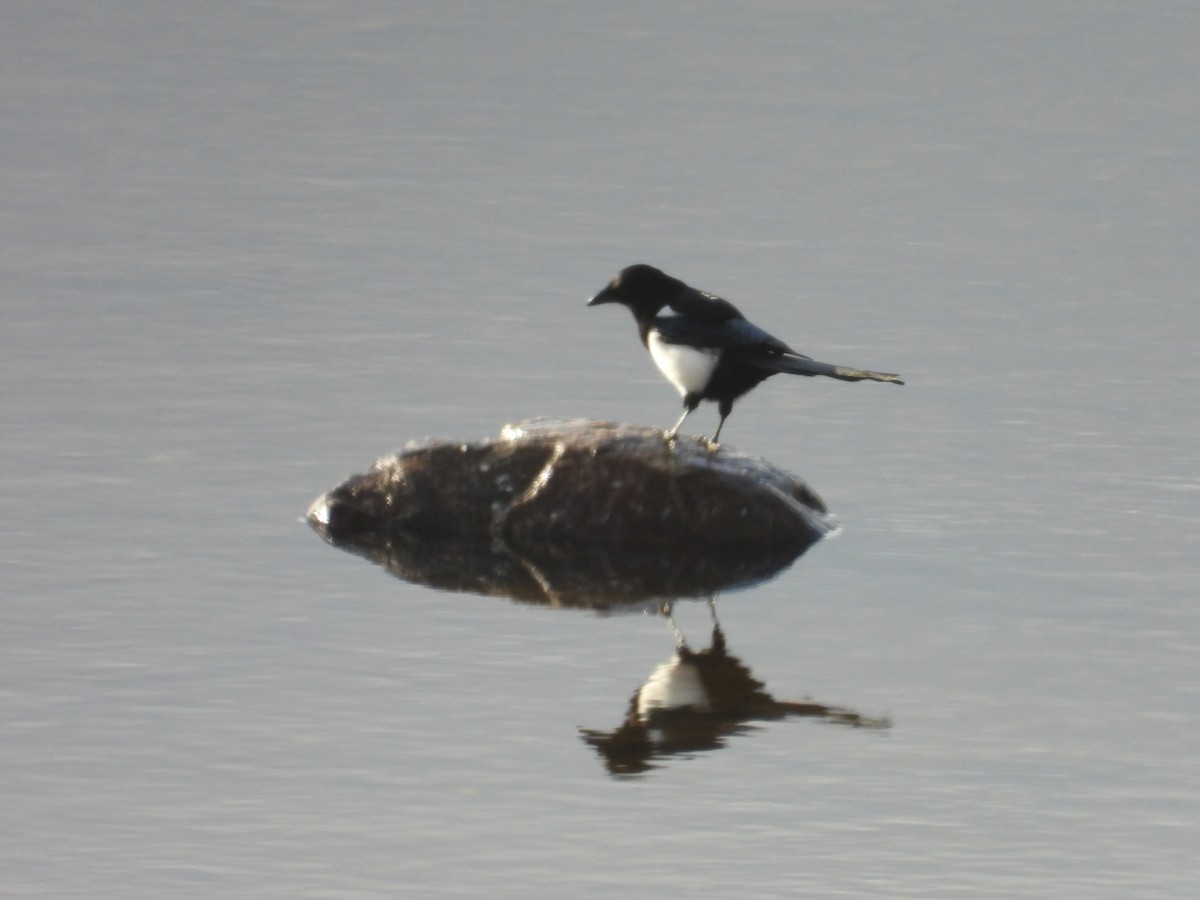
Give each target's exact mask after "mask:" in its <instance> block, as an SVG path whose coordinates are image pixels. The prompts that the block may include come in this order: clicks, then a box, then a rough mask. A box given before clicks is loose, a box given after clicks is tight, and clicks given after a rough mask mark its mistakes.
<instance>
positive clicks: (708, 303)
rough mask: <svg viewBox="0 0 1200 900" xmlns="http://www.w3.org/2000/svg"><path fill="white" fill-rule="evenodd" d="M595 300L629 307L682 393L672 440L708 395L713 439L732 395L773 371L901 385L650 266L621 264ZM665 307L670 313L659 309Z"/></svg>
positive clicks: (653, 352)
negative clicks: (834, 360) (814, 355)
mask: <svg viewBox="0 0 1200 900" xmlns="http://www.w3.org/2000/svg"><path fill="white" fill-rule="evenodd" d="M601 303H620V304H622V305H623V306H627V307H629V309H630V311H632V312H633V317H634V319H636V320H637V326H638V334H640V335H641V337H642V343H643V344H645V345H646V349H648V350H649V351H650V356H651V357H652V358H653V359H654V362H655V365H657V366H658V368H659V371H661V372H662V373H663V375H664V376H665V377H666V379H667V381H669V382H671V384H673V385H675V389H676V390H678V391H679V393H680V395H682V397H683V415H682V416H680V418H679V421H678V422H676V423H675V427H674V428H672V429H671V431H670V432H669V437H672V438H673V437H675V435H676V434H677V433H678V431H679V426H681V425H682V424H683V420H684V419H686V418H687V417H688V414H689V413H691V412H692V410H694V409H695V408H696V407H697V406H699V405H700V401H701V400H713V401H716V404H717V410H718V412H719V413H720V415H721V422H720V424H718V425H717V433H716V434H715V435H713V443H716V441H717V440H718V438H720V436H721V427H722V426H723V425H724V424H725V419H726V418H727V417H728V416H729V413H730V411H732V409H733V401H735V400H737V399H738V398H739V397H741V396H742V395H743V394H745V393H747V392H748V391H750V390H751V389H752V388H754V387H755V386H756V385H757V384H758V383H759V382H761V381H764V380H766V379H767V378H770V377H771V376H772V375H776V374H778V373H780V372H786V373H788V374H789V375H826V376H828V377H830V378H838V379H841V380H842V381H864V380H867V381H890V382H892V383H894V384H904V382H903V381H901V380H900V376H898V375H889V374H887V373H885V372H871V371H868V370H866V369H847V368H845V367H843V366H833V365H830V364H829V363H823V362H817V361H816V360H814V359H811V358H809V357H807V356H804V355H802V354H800V353H797V352H796V351H795V350H793V349H792V348H791V347H789V346H788V345H787V344H785V343H784V342H783V341H781V340H779V339H778V338H775V337H772V336H771V335H769V334H768V333H767V332H765V331H763V330H762V329H761V328H759V327H758V326H757V325H753V324H751V323H750V322H748V321H747V320H746V317H745V316H743V315H742V314H741V313H740V312H738V310H737V308H736V307H735V306H734V305H733V304H732V303H730V302H729V301H728V300H723V299H721V298H720V297H717V296H714V295H713V294H706V293H705V292H704V291H698V290H696V289H695V288H693V287H689V286H688V285H686V284H684V283H683V282H682V281H680V280H679V279H677V278H672V277H671V276H670V275H667V274H665V273H664V272H661V271H659V270H658V269H656V268H654V267H653V266H647V265H636V266H630V267H629V268H627V269H624V270H622V271H621V273H620V274H619V275H617V277H616V278H614V279H613V280H612V281H611V282H609V284H608V286H607V287H606V288H604V290H602V291H600V293H598V294H596V296H594V297H592V299H591V300H590V301H589V302H588V306H597V305H599V304H601ZM664 306H666V307H670V308H671V311H672V315H667V316H660V315H659V312H660V311H661V310H662V308H663V307H664Z"/></svg>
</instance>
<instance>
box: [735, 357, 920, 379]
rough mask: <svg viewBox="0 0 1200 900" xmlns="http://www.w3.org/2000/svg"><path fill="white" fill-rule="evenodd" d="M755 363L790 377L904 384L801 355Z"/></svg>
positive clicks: (879, 374)
mask: <svg viewBox="0 0 1200 900" xmlns="http://www.w3.org/2000/svg"><path fill="white" fill-rule="evenodd" d="M754 362H755V363H756V364H757V365H759V366H761V367H762V368H764V369H769V370H771V371H772V372H786V373H788V374H789V375H825V376H827V377H829V378H838V379H840V380H842V381H890V382H891V383H892V384H904V382H903V381H901V380H900V376H899V375H892V374H889V373H887V372H872V371H871V370H870V369H848V368H846V367H845V366H834V365H830V364H829V363H823V362H817V361H816V360H815V359H809V358H808V357H807V356H801V355H800V354H799V353H796V354H791V353H789V354H786V355H780V356H768V357H758V358H756V359H755V360H754Z"/></svg>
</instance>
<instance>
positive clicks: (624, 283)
mask: <svg viewBox="0 0 1200 900" xmlns="http://www.w3.org/2000/svg"><path fill="white" fill-rule="evenodd" d="M682 286H683V283H682V282H680V281H678V280H677V279H675V278H672V277H671V276H670V275H667V274H665V273H664V272H661V271H660V270H658V269H656V268H654V266H648V265H646V264H645V263H638V264H637V265H636V266H629V267H628V268H625V269H622V270H621V271H620V272H619V273H617V277H616V278H614V279H613V280H612V281H610V282H609V283H608V285H607V286H606V287H605V288H604V290H602V291H600V293H598V294H596V296H594V297H593V298H592V299H591V300H589V301H588V306H599V305H600V304H601V303H620V304H621V305H622V306H627V307H629V308H630V309H631V310H633V313H634V315H635V316H636V315H642V316H650V317H653V316H654V315H655V314H657V313H658V311H659V310H660V309H662V308H663V307H664V306H666V305H667V303H668V302H670V300H671V295H672V294H674V293H675V291H677V290H678V289H679V288H680V287H682Z"/></svg>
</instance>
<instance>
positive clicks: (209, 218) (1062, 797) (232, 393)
mask: <svg viewBox="0 0 1200 900" xmlns="http://www.w3.org/2000/svg"><path fill="white" fill-rule="evenodd" d="M4 20H5V27H4V28H3V29H2V30H0V35H2V37H0V42H2V45H3V47H2V49H3V52H2V53H0V67H2V71H3V84H4V88H3V93H2V95H0V96H2V97H3V106H4V113H5V115H4V121H5V125H6V128H5V140H4V142H3V145H2V147H0V185H2V187H3V196H4V197H5V202H4V204H3V207H2V209H0V223H2V224H0V227H2V228H3V241H2V242H0V245H2V247H3V249H2V250H0V265H2V266H3V284H4V290H3V294H2V295H0V296H2V297H3V301H2V302H3V311H4V323H5V327H4V330H3V333H2V335H0V351H2V352H0V371H2V373H3V381H2V383H3V385H4V389H3V413H4V420H5V423H6V427H5V429H4V432H3V436H2V437H0V459H3V467H2V469H0V472H2V473H3V486H4V493H5V496H6V497H7V498H8V502H7V509H8V510H9V515H8V516H7V517H6V519H5V523H4V525H3V526H2V529H3V530H2V531H0V535H2V539H0V554H2V556H0V558H2V559H3V564H4V571H5V574H6V578H5V583H6V589H5V592H4V594H5V599H4V602H3V604H2V605H0V616H2V617H3V619H2V624H3V634H4V650H3V653H2V654H0V727H2V729H3V730H2V734H3V739H2V741H0V772H2V773H3V775H2V776H0V801H2V804H3V809H4V813H3V814H0V815H2V826H0V863H2V865H0V873H2V874H0V893H2V894H5V895H6V896H16V897H55V898H62V897H89V898H90V897H97V896H112V897H118V896H119V897H125V898H130V897H162V896H195V897H202V896H236V897H257V896H260V897H355V896H395V895H398V894H403V895H408V896H438V895H449V894H456V893H457V894H465V895H472V894H485V895H489V896H518V895H520V896H525V895H527V894H529V893H530V892H538V893H543V894H553V895H555V896H566V897H592V896H611V895H613V894H617V893H621V894H625V895H636V896H676V895H695V894H697V893H700V892H707V893H709V894H711V895H713V896H734V895H736V896H796V895H804V896H814V897H831V896H896V897H905V896H908V897H936V896H944V897H952V896H954V897H961V896H997V897H1000V896H1003V897H1014V896H1021V897H1061V896H1093V897H1128V896H1139V897H1184V896H1191V894H1192V892H1193V891H1194V886H1195V884H1196V882H1197V880H1200V865H1198V864H1197V862H1196V859H1195V852H1194V848H1195V846H1196V845H1197V841H1198V838H1200V834H1198V831H1200V827H1198V818H1200V791H1198V789H1197V783H1198V778H1197V776H1198V775H1200V769H1198V764H1197V759H1198V758H1200V755H1198V753H1197V751H1198V750H1200V728H1198V727H1197V712H1198V711H1200V698H1198V696H1197V688H1196V685H1197V684H1198V683H1200V678H1198V675H1200V664H1198V663H1197V660H1198V659H1200V653H1198V652H1197V651H1198V649H1200V648H1198V647H1197V643H1198V641H1197V634H1200V628H1198V626H1200V621H1198V620H1200V613H1198V611H1197V603H1196V585H1197V583H1200V578H1198V576H1200V571H1198V570H1200V564H1198V563H1197V554H1196V547H1197V536H1198V533H1200V528H1198V526H1200V480H1198V478H1197V472H1198V471H1200V451H1198V450H1197V447H1198V445H1200V441H1198V440H1197V438H1198V437H1200V435H1198V434H1197V430H1196V424H1195V423H1196V421H1197V406H1196V402H1195V391H1194V390H1193V389H1192V387H1191V386H1192V385H1193V383H1194V382H1195V380H1196V377H1197V375H1200V360H1198V354H1197V349H1196V340H1195V337H1196V334H1197V324H1198V323H1197V313H1196V311H1195V310H1196V306H1195V300H1194V291H1195V284H1196V283H1197V276H1198V275H1200V266H1198V264H1197V262H1196V256H1195V247H1196V246H1197V238H1198V237H1200V234H1198V228H1197V224H1196V217H1195V209H1196V207H1197V201H1198V200H1200V175H1198V173H1200V166H1198V162H1200V161H1198V159H1197V151H1196V147H1197V146H1200V141H1198V138H1200V135H1198V134H1197V131H1198V128H1200V126H1198V125H1197V123H1198V122H1200V109H1198V106H1200V100H1198V98H1200V94H1197V93H1196V91H1195V87H1194V86H1195V85H1196V84H1197V83H1198V82H1197V77H1198V76H1200V71H1198V68H1200V64H1198V63H1197V60H1196V55H1195V52H1194V47H1195V36H1196V34H1197V31H1198V28H1200V14H1198V13H1196V12H1194V11H1193V10H1192V9H1190V8H1189V7H1186V6H1182V5H1175V4H1150V5H1146V4H1142V5H1138V6H1137V7H1133V6H1128V7H1127V6H1125V5H1121V4H1104V3H1095V2H1092V0H1088V2H1077V3H1076V2H1060V3H1054V4H1050V5H1040V6H1037V7H1036V8H1035V7H1033V6H1028V7H1022V6H1016V7H1014V6H1011V5H996V6H988V7H986V8H984V7H981V6H979V5H946V4H940V3H932V2H930V3H919V4H896V5H889V4H866V3H839V4H822V5H806V6H798V5H792V4H772V3H763V4H754V5H748V6H746V7H744V8H737V7H730V6H728V5H723V4H708V3H694V4H679V5H670V6H668V5H660V6H657V7H652V8H646V7H645V6H644V4H643V5H634V4H617V5H612V4H608V5H604V6H597V7H594V8H582V7H578V6H577V5H553V4H540V3H511V4H489V5H487V6H482V5H480V6H479V7H478V8H472V9H469V10H467V9H464V10H462V11H455V12H450V11H448V10H447V8H446V7H445V6H444V5H442V4H417V3H413V4H405V5H404V6H403V7H402V8H397V7H395V6H394V5H391V4H371V3H354V4H339V5H338V6H337V8H336V9H329V10H325V9H322V8H319V7H315V6H308V5H300V6H297V5H295V4H278V5H274V4H255V5H243V4H224V3H219V4H210V5H208V6H207V7H205V8H204V9H200V8H199V7H197V8H196V9H195V10H194V11H187V10H184V9H182V8H180V9H175V8H170V9H168V8H165V7H162V6H161V5H158V4H148V3H145V2H139V0H128V2H116V3H109V4H105V5H104V6H103V7H100V6H96V5H94V4H84V3H71V2H65V3H61V4H36V5H33V4H26V5H20V6H17V7H14V8H12V9H9V10H8V11H6V12H5V14H4ZM640 260H644V261H648V262H652V263H654V264H656V265H659V266H661V267H662V268H664V269H665V270H667V271H668V272H671V273H673V274H677V275H679V276H680V277H683V278H685V279H687V280H688V281H690V282H692V283H693V284H696V285H697V286H699V287H702V288H704V289H707V290H711V291H715V292H718V293H722V294H725V295H726V296H728V297H730V298H731V299H732V300H733V301H734V302H736V303H738V304H739V305H740V306H741V307H742V308H743V309H745V310H746V311H748V312H749V313H750V314H751V316H752V318H753V319H754V320H755V321H756V322H757V323H758V324H760V325H762V326H763V327H765V328H767V329H768V330H770V331H772V332H773V333H775V334H778V335H779V336H780V337H781V338H783V339H785V340H787V341H788V342H789V343H792V344H793V345H794V346H796V347H797V348H798V349H800V350H802V351H804V352H808V353H811V354H813V355H815V356H817V357H818V358H821V359H826V360H829V361H831V362H836V363H843V364H847V365H859V366H868V367H872V368H878V369H883V370H885V371H898V372H901V373H903V374H904V376H905V377H906V379H907V381H908V384H907V386H906V387H904V388H902V389H895V388H891V387H888V386H883V385H869V384H868V385H847V384H841V383H837V382H827V383H817V382H815V381H809V380H807V379H806V380H804V381H802V382H801V381H798V380H792V381H787V380H785V379H783V378H782V377H781V378H777V379H773V380H772V381H771V382H769V383H768V384H766V385H763V386H762V387H761V388H759V389H758V390H757V391H756V392H755V393H754V394H753V395H751V396H750V397H748V398H747V399H745V400H744V401H743V402H742V403H740V404H739V405H738V407H737V409H736V410H735V412H734V414H733V416H732V417H731V418H730V420H729V422H728V423H727V425H726V431H725V433H724V434H723V437H725V438H726V440H727V441H728V442H729V443H730V444H732V445H734V446H736V447H738V448H739V449H742V450H747V451H750V452H754V453H757V454H761V455H762V456H764V457H766V458H767V459H770V460H772V461H773V462H775V463H777V464H779V465H782V466H785V467H787V468H789V469H791V470H793V471H796V472H798V473H800V474H802V475H803V476H804V477H805V478H806V479H807V480H808V481H809V482H810V483H811V484H812V485H813V487H814V488H815V489H816V490H817V491H818V492H819V493H820V494H821V495H822V497H823V498H824V499H825V501H826V502H827V503H828V504H829V505H830V507H831V508H832V509H833V510H834V511H835V512H836V513H837V514H838V516H839V518H840V520H841V522H842V525H843V529H844V530H843V533H842V534H841V535H839V536H838V537H836V538H834V539H832V540H827V541H825V542H823V543H822V544H821V545H818V546H817V547H815V548H814V549H813V550H811V551H810V552H809V553H808V554H807V555H806V556H805V557H803V558H802V559H801V560H800V561H799V562H797V563H796V565H795V566H794V567H792V568H791V569H790V570H789V571H787V572H786V573H784V574H783V575H782V576H780V577H779V578H777V579H776V580H774V581H773V582H771V583H769V584H767V585H764V586H762V587H760V588H758V589H755V590H753V591H749V592H743V593H737V594H732V595H729V596H727V597H723V598H721V599H720V600H719V601H718V605H717V608H718V614H719V616H720V621H721V624H722V626H723V628H724V631H725V633H726V636H727V639H728V642H729V648H730V652H732V653H734V654H736V655H737V656H738V657H739V658H740V659H741V660H742V661H743V662H744V663H745V664H746V665H747V666H749V667H750V669H751V670H752V671H753V673H754V676H755V677H756V678H758V679H759V680H761V681H762V682H764V683H765V685H766V686H767V690H769V691H770V692H771V693H772V694H773V695H774V696H776V697H777V698H779V699H781V700H798V699H802V698H805V697H808V698H811V699H812V700H813V701H815V702H817V703H822V704H829V705H834V706H839V707H844V708H849V709H852V710H854V711H857V712H859V713H861V714H863V715H865V716H883V715H886V716H888V717H890V720H891V722H892V727H891V728H889V729H886V730H882V731H880V730H871V729H853V728H846V727H842V726H840V725H837V724H834V723H828V722H822V721H819V720H814V719H805V718H792V719H787V720H784V721H780V722H772V723H759V725H758V727H757V728H755V729H754V730H752V731H750V732H748V733H743V734H737V735H733V736H731V737H729V738H728V740H727V741H725V745H724V746H723V747H722V748H720V749H715V750H710V751H703V752H697V753H694V754H685V755H680V756H676V757H673V758H671V759H669V760H666V761H665V764H663V765H661V766H660V767H659V768H656V769H653V770H651V771H649V772H647V773H645V774H644V775H643V776H641V777H638V778H614V777H612V776H611V775H610V774H609V773H608V771H607V770H606V768H605V766H604V765H603V763H602V761H601V760H600V758H599V757H598V756H597V754H596V753H595V751H594V750H593V749H592V748H591V747H589V746H588V745H587V744H586V743H585V741H584V740H583V737H582V735H581V732H580V729H581V728H582V729H596V730H610V729H613V728H615V727H616V726H617V725H618V724H619V723H620V722H621V720H622V718H623V717H624V715H625V712H626V708H627V704H628V703H629V698H630V697H631V695H632V694H633V692H634V691H635V690H636V689H637V688H638V687H639V685H641V684H642V683H643V682H644V681H646V679H647V678H649V676H650V675H651V673H652V672H654V671H655V669H656V668H657V667H658V666H660V665H661V664H663V663H665V662H667V661H668V660H669V659H670V658H671V655H672V652H673V647H674V638H673V636H672V634H671V632H670V629H669V628H667V626H666V624H665V623H664V622H663V620H661V619H658V618H654V617H650V616H610V617H594V616H592V615H590V614H587V613H582V612H572V611H556V610H549V609H544V608H535V607H529V606H521V605H515V604H510V603H508V602H507V601H504V600H500V599H494V598H485V597H478V596H466V595H452V594H443V593H438V592H435V591H431V590H428V589H426V588H421V587H418V586H414V585H408V584H405V583H403V582H400V581H397V580H395V579H392V578H390V577H389V576H387V575H386V574H385V573H383V572H382V571H381V570H379V569H377V568H375V567H372V566H370V565H369V564H367V563H365V562H364V561H362V560H360V559H357V558H355V557H352V556H350V555H347V554H342V553H339V552H337V551H336V550H334V549H332V548H329V547H327V546H325V545H323V544H322V543H321V542H320V541H319V540H318V539H317V538H316V537H315V536H314V535H313V534H312V533H311V532H310V531H309V529H308V528H306V527H305V526H304V525H302V524H300V523H299V522H298V519H299V517H300V516H301V515H302V514H303V512H304V511H305V509H306V508H307V505H308V503H309V502H310V501H311V500H312V499H313V497H315V496H316V495H317V494H318V493H320V492H322V491H324V490H326V489H327V488H329V487H331V486H332V485H333V484H335V483H336V482H338V481H340V480H342V479H343V478H344V477H346V476H347V475H349V474H351V473H352V472H356V471H361V470H362V469H363V468H365V467H366V466H367V465H368V464H369V463H370V461H371V460H372V459H373V458H374V457H375V456H378V455H382V454H384V453H386V452H388V451H390V450H393V449H395V448H397V447H400V446H402V445H403V444H404V443H405V442H406V441H408V440H410V439H420V438H423V437H426V436H430V435H437V436H443V437H448V438H453V439H474V438H478V437H482V436H484V435H487V434H494V433H495V432H496V431H498V429H499V428H500V426H501V425H502V424H503V423H505V422H507V421H513V420H519V419H523V418H526V417H529V416H532V415H548V416H564V417H573V416H590V417H596V418H607V419H613V420H619V421H630V422H637V423H658V424H661V425H664V426H667V425H669V424H671V423H672V422H673V421H674V419H675V418H676V416H677V408H676V404H677V399H676V397H675V395H674V392H673V391H672V390H671V388H670V387H669V386H668V385H667V384H666V383H665V382H663V381H662V380H661V379H660V378H659V376H658V374H657V373H656V372H655V371H654V369H653V367H652V365H651V364H650V362H649V360H648V359H647V358H646V356H645V354H644V351H643V350H642V349H641V348H640V347H639V346H638V345H637V343H636V339H635V336H634V331H633V327H632V323H631V322H630V321H628V317H627V316H625V315H622V314H619V313H621V311H620V310H614V309H608V308H601V309H591V310H589V309H586V308H585V307H584V306H583V303H584V301H585V299H586V298H587V297H588V296H589V295H590V294H592V293H594V292H595V291H596V290H598V289H599V288H600V287H601V286H602V285H603V284H604V283H605V282H606V281H607V279H608V278H610V277H611V275H612V274H613V273H615V272H616V271H617V270H618V269H619V268H621V267H622V266H624V265H627V264H629V263H631V262H634V261H640ZM715 421H716V416H715V412H714V411H713V410H712V409H711V408H705V409H703V410H701V411H700V412H698V413H697V414H696V415H695V416H694V417H693V418H692V419H691V420H689V428H692V429H694V430H703V431H711V429H712V428H713V427H715ZM678 612H679V615H678V619H679V625H680V627H681V628H682V629H683V631H684V632H685V633H686V634H687V636H688V639H689V641H691V642H692V643H693V644H694V645H695V646H696V647H697V648H701V647H703V646H705V645H706V643H707V640H708V637H709V627H710V624H709V619H708V613H707V611H706V610H705V608H704V606H703V605H702V604H687V605H685V606H684V607H682V608H681V609H680V610H679V611H678Z"/></svg>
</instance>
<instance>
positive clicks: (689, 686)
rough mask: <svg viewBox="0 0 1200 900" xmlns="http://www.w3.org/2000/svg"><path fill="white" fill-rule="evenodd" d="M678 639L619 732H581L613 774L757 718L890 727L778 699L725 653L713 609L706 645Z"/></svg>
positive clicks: (644, 766) (698, 745) (707, 745)
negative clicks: (695, 645)
mask: <svg viewBox="0 0 1200 900" xmlns="http://www.w3.org/2000/svg"><path fill="white" fill-rule="evenodd" d="M710 609H711V602H710ZM672 625H673V623H672ZM676 636H677V641H678V643H677V645H676V650H675V655H674V656H673V657H672V658H671V659H670V660H669V661H667V662H665V663H663V664H662V665H660V666H658V667H657V668H656V669H655V670H654V671H653V672H652V673H651V674H650V677H649V678H648V679H646V682H645V683H644V684H643V685H642V686H641V687H640V688H638V690H637V691H636V692H635V693H634V695H633V697H632V698H631V700H630V701H629V708H628V711H627V713H626V716H625V721H624V722H623V723H622V724H621V725H620V726H619V727H618V728H617V729H615V730H614V731H597V730H594V729H588V728H584V729H580V731H581V734H582V735H583V739H584V740H585V741H586V742H587V743H588V744H590V745H591V746H592V747H595V748H596V750H597V751H599V753H600V754H601V756H603V757H604V761H605V765H606V766H607V767H608V770H609V772H610V773H612V774H613V775H620V776H628V775H639V774H641V773H643V772H646V771H647V770H648V769H651V768H654V767H655V763H654V762H653V760H656V759H665V758H668V757H671V756H676V755H679V754H688V753H695V752H697V751H700V750H715V749H717V748H719V747H723V746H724V745H725V739H726V738H727V737H729V736H730V735H734V734H743V733H745V732H747V731H750V730H752V729H753V728H754V725H753V723H754V722H756V721H774V720H778V719H785V718H788V717H789V716H805V717H813V718H819V719H824V720H825V721H827V722H837V723H840V724H843V725H850V726H853V727H856V728H887V727H888V726H889V725H890V722H889V721H888V720H887V719H872V718H867V717H866V716H862V715H860V714H858V713H856V712H853V711H851V710H848V709H839V708H838V707H834V706H825V705H823V704H820V703H812V702H790V701H786V700H776V699H775V698H774V697H772V696H771V694H769V693H768V692H767V690H766V686H765V685H764V684H763V683H762V682H761V681H759V680H758V679H757V678H755V677H754V676H753V674H751V672H750V669H749V668H748V667H747V666H746V664H745V663H743V662H742V661H741V660H740V659H738V658H737V657H736V656H732V655H730V654H729V653H728V652H727V651H726V649H725V635H724V633H723V632H722V631H721V627H720V625H717V624H716V622H715V613H714V623H713V631H712V644H711V646H710V647H709V648H708V649H706V650H692V649H691V648H690V647H688V646H687V644H686V643H685V642H684V641H683V639H682V635H681V634H679V633H678V631H677V632H676Z"/></svg>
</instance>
